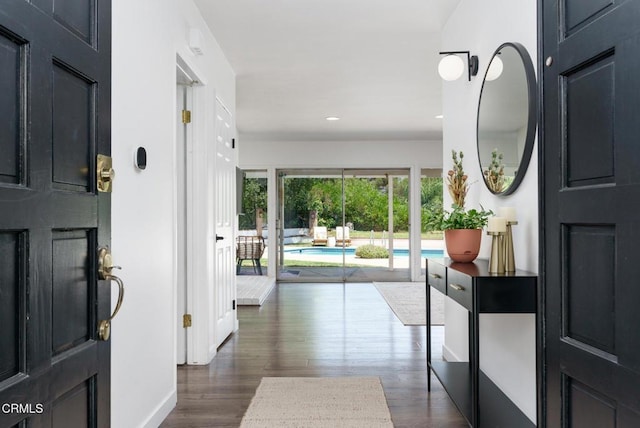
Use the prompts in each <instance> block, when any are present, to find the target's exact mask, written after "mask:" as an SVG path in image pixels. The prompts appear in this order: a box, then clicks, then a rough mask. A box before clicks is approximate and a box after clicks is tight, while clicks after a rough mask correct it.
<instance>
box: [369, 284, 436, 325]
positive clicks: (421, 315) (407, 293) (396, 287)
mask: <svg viewBox="0 0 640 428" xmlns="http://www.w3.org/2000/svg"><path fill="white" fill-rule="evenodd" d="M373 285H375V287H376V288H377V289H378V291H379V292H380V294H381V295H382V297H384V300H386V301H387V304H388V305H389V307H390V308H391V310H392V311H393V312H394V313H395V314H396V316H397V317H398V319H399V320H400V322H401V323H402V324H404V325H427V299H426V290H425V285H424V283H422V282H374V283H373ZM442 324H444V296H443V295H442V293H440V292H439V291H437V290H433V289H432V290H431V325H442Z"/></svg>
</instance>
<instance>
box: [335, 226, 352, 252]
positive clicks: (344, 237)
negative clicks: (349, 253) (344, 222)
mask: <svg viewBox="0 0 640 428" xmlns="http://www.w3.org/2000/svg"><path fill="white" fill-rule="evenodd" d="M336 245H337V246H339V247H343V246H344V247H348V246H349V245H351V239H350V238H349V228H348V227H342V226H336Z"/></svg>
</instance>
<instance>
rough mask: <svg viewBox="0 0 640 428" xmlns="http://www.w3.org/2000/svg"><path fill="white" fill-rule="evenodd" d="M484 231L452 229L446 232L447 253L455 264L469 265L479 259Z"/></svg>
mask: <svg viewBox="0 0 640 428" xmlns="http://www.w3.org/2000/svg"><path fill="white" fill-rule="evenodd" d="M481 241H482V229H451V230H445V231H444V242H445V245H446V247H447V253H449V257H450V258H451V260H453V261H454V262H462V263H469V262H472V261H474V260H475V259H476V257H478V253H479V252H480V242H481Z"/></svg>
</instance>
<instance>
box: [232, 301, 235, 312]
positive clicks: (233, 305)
mask: <svg viewBox="0 0 640 428" xmlns="http://www.w3.org/2000/svg"><path fill="white" fill-rule="evenodd" d="M232 304H233V310H235V309H236V301H235V300H234V301H233V302H232Z"/></svg>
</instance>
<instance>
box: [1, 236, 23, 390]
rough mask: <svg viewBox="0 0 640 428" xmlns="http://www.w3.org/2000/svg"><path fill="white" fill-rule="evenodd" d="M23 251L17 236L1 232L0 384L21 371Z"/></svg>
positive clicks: (20, 239)
mask: <svg viewBox="0 0 640 428" xmlns="http://www.w3.org/2000/svg"><path fill="white" fill-rule="evenodd" d="M25 258H26V251H25V246H24V236H23V233H20V232H0V283H1V284H5V285H4V286H3V287H2V288H0V383H1V382H2V381H6V380H7V379H9V378H11V377H13V376H15V375H17V374H18V373H19V372H20V370H21V369H24V356H25V349H24V346H23V343H24V341H23V340H21V338H22V337H23V336H24V322H23V321H22V320H23V319H24V312H25V311H24V309H25V308H24V304H25V296H26V289H25V284H26V281H25V279H26V278H25V271H24V267H23V266H24V264H25Z"/></svg>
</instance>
